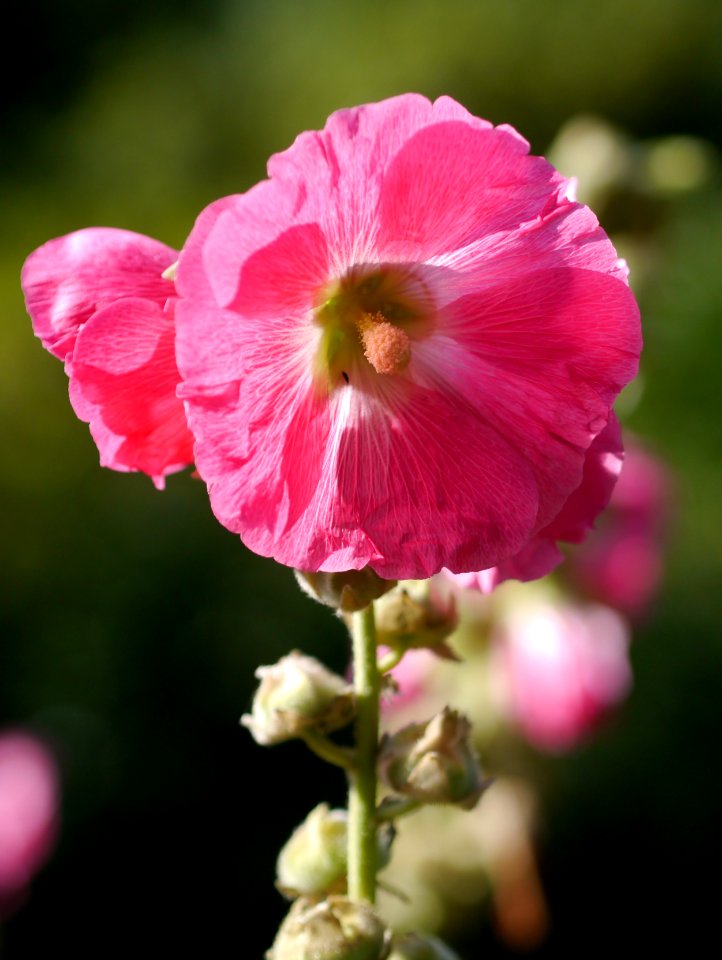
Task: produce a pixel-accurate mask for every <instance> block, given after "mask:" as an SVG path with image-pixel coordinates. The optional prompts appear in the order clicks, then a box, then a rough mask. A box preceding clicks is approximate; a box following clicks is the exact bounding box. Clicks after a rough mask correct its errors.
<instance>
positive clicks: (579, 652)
mask: <svg viewBox="0 0 722 960" xmlns="http://www.w3.org/2000/svg"><path fill="white" fill-rule="evenodd" d="M629 639H630V638H629V632H628V628H627V625H626V623H625V621H624V620H623V619H622V618H621V617H620V616H619V615H618V614H617V613H616V612H615V611H614V610H611V609H609V608H608V607H602V606H584V607H576V606H569V605H565V604H552V603H545V604H535V605H530V606H523V605H522V606H521V607H520V608H518V609H517V610H514V611H512V612H510V613H508V614H507V616H506V617H505V618H504V620H503V621H501V623H500V624H499V625H498V628H497V635H496V642H497V645H496V648H495V658H494V667H495V670H496V677H497V681H498V683H499V685H500V689H501V691H502V694H503V698H504V701H505V703H506V708H507V710H508V712H509V715H510V719H511V720H512V721H513V722H514V723H515V724H516V726H517V727H518V728H519V730H520V731H521V732H522V733H523V735H524V736H525V737H526V738H527V739H528V740H529V742H530V743H532V744H534V745H535V746H536V747H539V748H541V749H543V750H549V751H554V752H556V751H563V750H568V749H569V748H570V747H573V746H574V745H575V744H577V743H578V742H579V741H580V740H581V739H583V737H584V736H585V735H586V734H588V733H589V732H591V730H593V729H594V727H595V726H596V725H597V723H598V721H599V720H600V718H601V717H603V716H604V714H605V713H607V712H608V711H609V710H610V708H612V707H613V706H614V705H615V704H618V703H619V702H620V701H621V700H622V699H623V698H624V697H625V696H626V694H627V692H628V691H629V689H630V687H631V682H632V675H631V668H630V664H629V659H628V647H629Z"/></svg>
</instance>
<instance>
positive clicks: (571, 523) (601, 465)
mask: <svg viewBox="0 0 722 960" xmlns="http://www.w3.org/2000/svg"><path fill="white" fill-rule="evenodd" d="M623 456H624V454H623V450H622V431H621V428H620V426H619V421H618V420H617V418H616V417H615V416H614V414H611V416H610V418H609V422H608V423H607V425H606V427H605V428H604V430H602V432H601V433H600V434H598V436H597V437H596V438H595V439H594V441H593V443H592V445H591V446H590V447H589V450H588V451H587V456H586V459H585V461H584V472H583V474H582V482H581V483H580V485H579V486H578V487H577V489H576V490H574V491H573V493H572V494H571V496H570V497H569V499H568V500H567V502H566V503H565V504H564V506H563V507H562V509H561V510H560V511H559V513H558V514H557V516H556V517H555V518H554V519H553V520H552V522H551V523H550V524H548V526H546V527H544V529H543V530H540V531H539V532H538V533H537V534H535V535H534V536H533V537H532V538H531V540H530V541H529V543H528V544H526V546H524V547H523V548H522V549H521V550H520V551H519V553H517V554H515V555H514V556H513V557H509V558H508V559H507V560H504V561H503V562H502V563H500V564H498V565H497V566H495V567H490V568H489V569H487V570H479V571H478V572H476V573H473V572H470V573H456V574H454V573H451V572H450V571H448V570H446V571H444V575H445V577H446V578H447V579H450V580H451V581H452V582H453V583H455V584H456V585H457V586H459V587H464V588H470V589H475V590H480V591H481V592H482V593H491V591H492V590H493V589H494V588H495V587H497V586H498V585H499V584H500V583H502V582H503V581H504V580H521V581H528V580H537V579H539V577H544V576H546V575H547V574H548V573H551V571H552V570H554V568H555V567H557V566H558V565H559V564H560V563H561V562H562V560H563V559H564V557H563V555H562V552H561V551H560V549H559V547H558V546H557V541H564V542H566V543H580V542H581V541H582V540H584V538H585V537H586V536H587V534H588V533H589V531H590V530H591V529H592V527H593V525H594V521H595V519H596V518H597V516H598V514H599V513H601V511H602V510H604V508H605V507H606V506H607V504H608V503H609V500H610V497H611V496H612V491H613V490H614V486H615V484H616V482H617V478H618V477H619V474H620V471H621V469H622V461H623Z"/></svg>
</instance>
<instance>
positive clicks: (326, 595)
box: [294, 567, 396, 613]
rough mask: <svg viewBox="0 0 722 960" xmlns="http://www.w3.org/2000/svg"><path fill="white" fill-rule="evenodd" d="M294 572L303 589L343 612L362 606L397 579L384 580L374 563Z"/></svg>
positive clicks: (375, 597)
mask: <svg viewBox="0 0 722 960" xmlns="http://www.w3.org/2000/svg"><path fill="white" fill-rule="evenodd" d="M294 573H295V575H296V580H297V581H298V584H299V586H300V587H301V589H302V590H303V591H304V593H307V594H308V595H309V597H312V598H313V599H314V600H318V601H319V603H323V604H325V605H326V606H327V607H333V609H334V610H339V611H340V612H341V613H354V612H355V611H357V610H363V609H364V607H367V606H368V605H369V604H370V603H371V602H372V601H373V600H377V599H378V598H379V597H380V596H383V594H384V593H386V591H387V590H391V589H392V588H393V587H395V586H396V581H395V580H382V579H381V577H380V576H379V575H378V574H377V573H374V571H373V570H372V569H371V567H364V568H363V570H345V571H343V572H342V573H312V572H309V571H305V570H294Z"/></svg>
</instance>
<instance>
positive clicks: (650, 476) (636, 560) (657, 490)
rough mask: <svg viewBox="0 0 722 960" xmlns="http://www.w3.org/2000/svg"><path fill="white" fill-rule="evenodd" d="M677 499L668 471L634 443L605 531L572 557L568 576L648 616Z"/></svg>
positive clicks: (609, 600) (634, 613) (608, 599)
mask: <svg viewBox="0 0 722 960" xmlns="http://www.w3.org/2000/svg"><path fill="white" fill-rule="evenodd" d="M671 500H672V482H671V478H670V475H669V471H668V470H667V468H666V467H665V466H664V465H663V464H662V463H661V462H660V461H659V460H658V459H657V458H655V457H654V456H652V454H650V453H649V452H647V451H646V450H644V449H642V448H641V447H640V446H639V445H638V444H637V443H634V442H632V443H630V444H628V449H627V452H626V455H625V458H624V469H623V470H622V474H621V476H620V478H619V482H618V483H617V486H616V487H615V490H614V493H613V495H612V499H611V501H610V504H609V509H608V511H607V512H606V514H605V516H604V519H603V522H602V524H601V527H600V529H599V530H598V531H596V532H595V533H594V535H593V536H591V537H590V538H589V540H588V541H587V542H586V543H585V544H584V546H583V547H581V548H580V549H578V550H577V551H575V552H574V553H573V554H572V556H571V559H570V563H569V566H568V568H567V572H568V574H569V576H570V578H571V579H572V581H573V582H574V583H575V585H577V586H579V587H581V588H582V589H583V590H584V591H585V592H586V593H588V594H589V595H590V596H592V597H594V598H595V599H597V600H601V601H602V602H603V603H608V604H609V605H610V606H612V607H615V608H616V609H617V610H621V611H622V612H623V613H626V614H627V615H628V616H631V617H639V616H641V615H642V614H644V612H645V611H646V609H647V608H648V606H649V604H650V603H651V601H652V600H653V598H654V595H655V593H656V592H657V589H658V587H659V583H660V580H661V577H662V568H663V549H662V547H663V542H664V536H665V530H666V526H667V522H668V519H669V510H670V502H671Z"/></svg>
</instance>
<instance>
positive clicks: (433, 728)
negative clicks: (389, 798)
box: [379, 707, 487, 810]
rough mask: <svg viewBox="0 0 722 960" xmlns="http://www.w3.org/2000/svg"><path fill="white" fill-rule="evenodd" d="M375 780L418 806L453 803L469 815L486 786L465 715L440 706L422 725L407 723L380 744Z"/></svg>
mask: <svg viewBox="0 0 722 960" xmlns="http://www.w3.org/2000/svg"><path fill="white" fill-rule="evenodd" d="M379 775H380V777H381V779H382V780H383V782H384V783H385V784H386V785H387V786H389V787H391V789H392V790H395V791H397V792H398V793H401V794H403V795H404V796H407V797H411V798H412V799H414V800H417V801H418V802H419V803H455V804H458V806H460V807H463V808H464V809H466V810H470V809H471V808H472V807H473V806H474V805H475V803H476V801H477V800H478V799H479V797H480V796H481V793H482V791H483V790H484V788H485V787H486V786H487V783H485V782H484V779H483V776H482V773H481V768H480V766H479V760H478V758H477V756H476V752H475V750H474V747H473V745H472V743H471V724H470V723H469V721H468V720H467V718H466V717H465V716H463V715H462V714H460V713H457V712H456V711H454V710H450V709H449V708H448V707H444V709H443V710H442V711H441V713H438V714H437V715H436V716H435V717H433V718H432V719H431V720H429V722H428V723H425V724H424V723H412V724H409V726H407V727H404V728H403V729H402V730H399V732H398V733H395V734H394V735H393V736H386V737H385V738H384V740H383V741H382V743H381V752H380V756H379Z"/></svg>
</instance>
